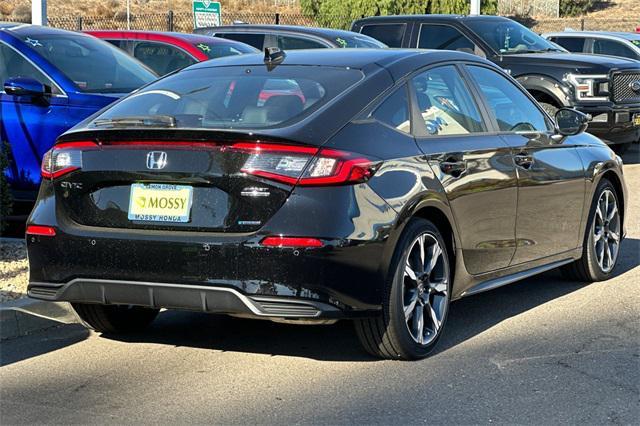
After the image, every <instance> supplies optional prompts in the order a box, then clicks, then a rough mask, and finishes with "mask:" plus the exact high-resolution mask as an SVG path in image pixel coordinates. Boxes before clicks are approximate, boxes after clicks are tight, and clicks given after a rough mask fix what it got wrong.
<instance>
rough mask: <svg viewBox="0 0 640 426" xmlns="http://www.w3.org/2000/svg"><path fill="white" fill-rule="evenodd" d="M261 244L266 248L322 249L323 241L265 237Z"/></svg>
mask: <svg viewBox="0 0 640 426" xmlns="http://www.w3.org/2000/svg"><path fill="white" fill-rule="evenodd" d="M260 244H261V245H263V246H265V247H298V248H304V247H322V246H323V244H322V241H321V240H319V239H317V238H309V237H283V236H281V235H278V236H273V237H265V238H264V239H263V240H262V241H260Z"/></svg>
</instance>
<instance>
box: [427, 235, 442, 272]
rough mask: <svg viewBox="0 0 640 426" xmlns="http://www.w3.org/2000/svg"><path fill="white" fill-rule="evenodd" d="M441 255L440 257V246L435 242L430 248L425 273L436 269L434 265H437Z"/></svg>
mask: <svg viewBox="0 0 640 426" xmlns="http://www.w3.org/2000/svg"><path fill="white" fill-rule="evenodd" d="M441 255H442V249H441V248H440V244H438V243H437V242H435V243H434V244H433V245H432V246H431V252H430V253H429V256H430V258H429V266H428V267H427V268H426V270H425V272H428V273H431V271H433V268H435V267H436V264H437V263H438V259H439V258H440V256H441Z"/></svg>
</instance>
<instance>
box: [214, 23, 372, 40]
mask: <svg viewBox="0 0 640 426" xmlns="http://www.w3.org/2000/svg"><path fill="white" fill-rule="evenodd" d="M207 29H208V30H211V31H213V32H214V33H216V32H223V31H233V32H242V30H246V29H249V30H257V31H269V32H289V33H298V34H308V35H314V36H316V37H322V38H335V37H340V36H343V37H345V36H353V35H354V32H353V31H347V30H337V29H334V28H319V27H303V26H301V25H266V24H265V25H261V24H237V25H223V26H220V27H209V28H207ZM358 35H359V34H358Z"/></svg>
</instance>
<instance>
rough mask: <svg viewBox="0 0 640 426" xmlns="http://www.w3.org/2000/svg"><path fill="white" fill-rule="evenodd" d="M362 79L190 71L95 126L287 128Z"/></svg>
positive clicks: (305, 70)
mask: <svg viewBox="0 0 640 426" xmlns="http://www.w3.org/2000/svg"><path fill="white" fill-rule="evenodd" d="M361 78H362V72H361V71H359V70H355V69H345V68H334V67H315V66H314V67H310V66H294V65H280V66H277V67H276V68H275V69H272V70H271V71H269V70H268V69H267V67H266V66H264V65H260V66H231V67H207V68H195V69H186V70H184V71H181V72H179V73H177V74H173V75H170V76H168V77H166V78H163V79H161V80H159V81H157V82H155V83H153V84H150V85H149V86H147V87H145V88H144V89H143V90H141V91H139V92H136V93H134V94H132V95H130V96H128V97H127V98H125V99H124V100H123V101H122V102H119V103H117V104H115V105H114V106H113V107H112V108H109V109H108V110H106V111H105V112H103V113H102V114H100V115H99V116H97V117H95V119H94V120H93V121H92V124H91V126H93V127H101V128H104V127H105V126H109V125H113V126H116V125H119V123H127V124H130V125H131V126H138V125H139V126H148V127H153V126H156V123H161V122H162V123H170V126H169V127H173V128H191V129H193V128H206V129H243V128H252V129H265V128H272V127H282V126H285V125H288V124H293V123H294V122H297V121H299V120H301V119H302V118H304V117H305V116H307V115H308V114H310V113H311V112H312V111H314V110H316V109H317V108H319V107H320V106H321V105H323V104H326V103H327V102H328V101H329V100H331V99H333V98H335V97H336V96H338V95H341V94H343V93H344V92H345V91H346V90H347V89H348V88H350V87H351V86H353V85H354V84H356V83H357V82H358V81H360V79H361ZM157 117H161V118H162V119H161V120H160V119H157ZM137 123H139V124H137ZM163 126H164V127H167V125H164V124H163Z"/></svg>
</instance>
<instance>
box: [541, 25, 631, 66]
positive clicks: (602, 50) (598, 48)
mask: <svg viewBox="0 0 640 426" xmlns="http://www.w3.org/2000/svg"><path fill="white" fill-rule="evenodd" d="M542 37H544V38H546V39H547V40H550V41H552V42H554V43H557V44H559V45H560V46H562V47H564V48H565V49H567V50H568V51H569V52H573V53H593V54H595V55H610V56H620V57H623V58H629V59H635V60H637V61H640V34H634V33H623V32H607V31H565V32H559V33H547V34H543V35H542Z"/></svg>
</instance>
